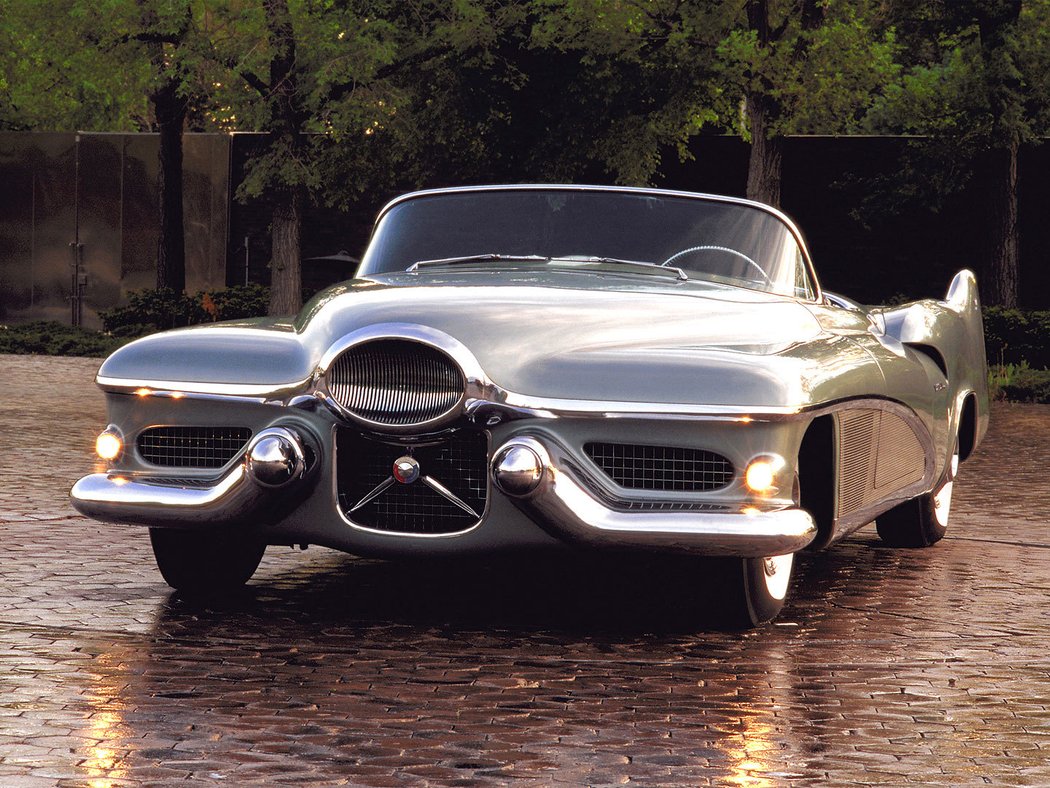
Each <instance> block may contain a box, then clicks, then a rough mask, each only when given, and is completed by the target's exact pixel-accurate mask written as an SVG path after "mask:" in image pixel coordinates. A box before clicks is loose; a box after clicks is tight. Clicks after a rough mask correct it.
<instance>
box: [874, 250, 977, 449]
mask: <svg viewBox="0 0 1050 788" xmlns="http://www.w3.org/2000/svg"><path fill="white" fill-rule="evenodd" d="M878 314H879V315H880V317H881V321H882V322H884V325H885V331H886V333H887V334H889V335H890V336H892V337H895V338H896V339H898V340H899V341H900V342H901V343H902V344H904V345H908V346H909V347H911V348H912V349H913V350H915V351H917V352H920V353H924V354H926V355H927V356H928V357H930V358H931V359H932V360H933V361H934V363H936V364H937V366H938V367H940V368H941V371H942V372H944V373H945V377H946V378H947V380H948V386H949V387H950V393H951V399H952V402H953V407H952V413H951V421H952V429H953V430H957V429H959V425H960V421H961V419H962V414H963V406H964V404H965V402H966V398H967V397H969V396H973V398H974V406H975V413H974V416H975V418H974V420H973V421H974V435H973V446H974V447H975V448H976V446H977V444H978V443H980V441H981V439H982V438H983V437H984V434H985V433H986V432H987V430H988V365H987V361H986V358H985V350H984V323H983V320H982V318H981V299H980V296H979V294H978V291H977V279H976V278H975V277H974V274H973V272H972V271H969V270H962V271H960V272H959V273H957V274H956V275H955V277H954V278H953V279H952V282H951V284H950V285H949V286H948V293H947V295H945V297H944V300H941V301H938V300H935V299H925V300H922V301H915V302H912V303H910V304H904V305H903V306H899V307H894V308H892V309H886V310H881V311H880V312H879V313H878Z"/></svg>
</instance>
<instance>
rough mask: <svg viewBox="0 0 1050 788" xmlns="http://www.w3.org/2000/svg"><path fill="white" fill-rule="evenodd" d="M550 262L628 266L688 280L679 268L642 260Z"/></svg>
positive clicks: (604, 258) (573, 258) (601, 259)
mask: <svg viewBox="0 0 1050 788" xmlns="http://www.w3.org/2000/svg"><path fill="white" fill-rule="evenodd" d="M552 262H567V263H570V264H572V265H602V264H612V265H629V266H636V267H640V268H645V269H646V270H647V271H648V272H649V273H654V274H655V273H660V272H664V273H669V274H673V275H674V277H675V278H676V279H681V280H682V281H685V280H687V279H689V277H688V276H686V274H685V271H683V270H682V269H681V268H676V267H675V266H673V265H660V264H659V263H647V262H644V261H642V260H622V259H620V258H619V257H555V258H554V259H553V260H552Z"/></svg>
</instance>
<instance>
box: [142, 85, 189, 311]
mask: <svg viewBox="0 0 1050 788" xmlns="http://www.w3.org/2000/svg"><path fill="white" fill-rule="evenodd" d="M177 90H178V86H177V84H176V83H175V82H174V81H173V80H169V81H167V82H165V83H164V84H163V85H162V86H161V87H160V88H159V89H158V90H157V91H155V92H154V93H153V95H152V96H151V97H150V99H151V100H152V102H153V106H154V111H155V113H156V116H157V126H158V127H159V129H160V174H159V177H158V184H157V185H158V191H159V192H160V247H159V249H158V251H157V287H167V288H170V289H172V290H174V291H175V292H176V293H181V292H182V291H183V290H185V289H186V240H185V239H186V236H185V228H184V225H183V216H182V126H183V123H184V121H185V119H186V102H185V101H183V100H182V99H181V98H179V95H178V92H177Z"/></svg>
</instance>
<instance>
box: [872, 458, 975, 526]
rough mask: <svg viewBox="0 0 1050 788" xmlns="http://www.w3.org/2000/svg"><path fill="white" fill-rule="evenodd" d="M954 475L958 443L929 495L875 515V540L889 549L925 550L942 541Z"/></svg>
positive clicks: (946, 523)
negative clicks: (917, 548)
mask: <svg viewBox="0 0 1050 788" xmlns="http://www.w3.org/2000/svg"><path fill="white" fill-rule="evenodd" d="M958 472H959V443H958V441H956V443H955V451H954V452H953V453H952V457H951V460H950V461H949V463H948V468H947V470H946V471H945V473H944V478H942V479H941V481H940V483H939V484H938V485H937V486H936V487H935V488H934V489H933V491H932V492H928V493H926V494H925V495H920V496H919V497H918V498H912V499H911V500H910V501H905V502H904V503H901V504H898V505H897V506H895V507H893V508H892V509H890V510H889V511H888V512H886V513H885V514H880V515H879V516H878V518H877V519H876V520H875V529H876V530H877V531H878V532H879V538H880V539H882V541H883V542H885V543H886V544H888V545H890V546H892V547H929V546H930V545H931V544H934V543H935V542H939V541H940V540H941V539H942V538H944V534H945V533H946V532H947V530H948V515H949V513H950V512H951V507H952V490H953V488H954V487H955V475H956V474H957V473H958Z"/></svg>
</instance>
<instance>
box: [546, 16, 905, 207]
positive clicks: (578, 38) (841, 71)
mask: <svg viewBox="0 0 1050 788" xmlns="http://www.w3.org/2000/svg"><path fill="white" fill-rule="evenodd" d="M541 7H542V9H543V12H544V13H543V17H542V18H541V21H540V23H539V24H538V26H537V32H536V34H535V36H534V42H535V43H536V44H537V45H540V46H546V47H553V48H558V49H562V50H572V51H576V52H578V53H580V54H581V56H582V58H583V59H584V62H585V63H587V64H589V65H591V66H592V67H593V68H594V69H595V70H596V71H597V72H598V73H605V74H612V73H616V71H617V70H619V71H620V72H621V73H623V72H624V71H625V70H626V69H627V67H629V66H635V67H636V69H637V76H638V77H640V78H639V79H636V80H634V81H624V82H621V83H618V84H617V85H616V89H617V90H618V91H619V94H620V95H621V96H625V97H627V98H628V100H627V101H626V102H624V103H625V104H627V105H628V106H632V107H636V108H641V109H643V110H644V114H639V113H638V111H637V109H636V110H635V111H634V112H633V113H631V112H630V111H629V112H628V114H626V115H625V117H624V119H623V121H621V122H619V123H611V124H609V127H608V129H607V130H606V132H605V133H604V134H603V135H602V137H601V138H602V139H603V141H604V144H603V145H602V146H601V147H599V148H597V152H598V153H599V154H601V155H603V156H604V158H605V160H606V161H607V162H608V163H609V166H610V168H611V169H613V170H615V171H616V172H617V173H618V174H619V177H618V179H619V180H623V181H626V182H638V181H642V182H645V181H649V180H651V178H652V177H653V175H654V173H655V172H656V171H657V169H658V167H659V164H660V161H659V155H658V153H657V151H658V150H659V149H660V148H661V147H666V146H674V147H676V148H677V149H678V151H679V155H680V156H682V157H687V156H688V155H689V154H688V151H687V148H686V145H687V143H688V140H689V139H690V138H691V137H692V136H693V135H695V134H697V133H699V132H700V131H701V130H702V129H704V128H710V129H713V130H718V131H729V132H733V133H737V134H739V135H741V136H742V137H744V138H745V139H748V140H750V142H751V144H752V151H751V158H750V164H749V172H748V179H747V184H748V185H747V196H748V197H751V198H753V199H757V200H762V201H764V202H768V203H771V204H773V205H778V204H779V203H780V183H781V180H782V155H783V140H784V137H785V136H786V135H788V134H799V133H807V134H817V133H819V134H837V133H848V132H850V131H853V130H856V129H857V128H859V126H860V123H861V121H862V118H863V116H864V112H865V110H866V108H867V107H868V106H869V105H870V104H871V103H872V101H873V100H874V97H875V96H877V95H878V94H879V92H880V91H881V89H882V87H883V85H885V84H887V83H889V82H891V81H892V78H893V77H894V76H895V73H896V66H895V63H894V59H893V51H894V42H893V37H892V33H887V34H885V35H881V36H880V35H877V34H876V33H875V32H874V31H873V29H872V26H871V24H870V18H871V17H872V16H873V14H874V12H875V4H874V2H873V1H872V2H869V0H862V1H861V2H847V1H846V0H823V1H822V0H734V2H716V1H715V0H706V2H699V1H698V2H689V3H686V2H681V0H654V2H649V3H634V2H624V1H623V0H594V2H590V3H574V2H570V0H543V2H542V3H541ZM631 148H633V149H634V150H635V151H638V153H636V154H635V156H634V157H633V160H632V161H633V166H632V167H624V166H623V164H622V161H621V160H620V159H618V158H617V154H621V152H622V151H624V150H625V149H631ZM624 175H626V177H624Z"/></svg>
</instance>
